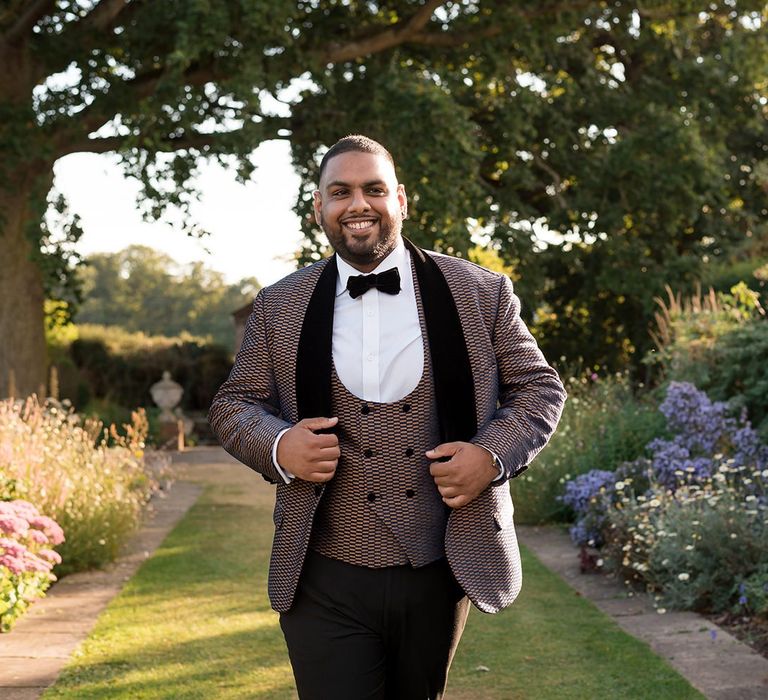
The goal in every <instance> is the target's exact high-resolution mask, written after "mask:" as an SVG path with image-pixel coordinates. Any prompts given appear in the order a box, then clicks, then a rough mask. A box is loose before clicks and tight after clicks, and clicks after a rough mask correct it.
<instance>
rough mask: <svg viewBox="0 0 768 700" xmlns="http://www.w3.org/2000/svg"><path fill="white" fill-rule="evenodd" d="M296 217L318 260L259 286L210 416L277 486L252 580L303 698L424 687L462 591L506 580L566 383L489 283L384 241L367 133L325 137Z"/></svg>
mask: <svg viewBox="0 0 768 700" xmlns="http://www.w3.org/2000/svg"><path fill="white" fill-rule="evenodd" d="M314 210H315V217H316V219H317V222H318V224H319V225H320V226H321V227H322V228H323V230H324V231H325V233H326V235H327V237H328V240H329V241H330V243H331V245H332V246H333V248H334V250H335V252H336V254H335V255H333V256H332V257H330V258H328V259H326V260H323V261H321V262H319V263H315V264H314V265H311V266H309V267H306V268H304V269H302V270H299V271H298V272H295V273H293V274H292V275H289V276H288V277H286V278H285V279H283V280H281V281H280V282H278V283H277V284H274V285H272V286H271V287H267V288H265V289H262V290H261V291H260V292H259V294H258V296H257V297H256V300H255V301H254V308H253V313H252V314H251V317H250V319H249V321H248V325H247V328H246V333H245V338H244V341H243V344H242V347H241V350H240V352H239V353H238V355H237V358H236V360H235V366H234V367H233V369H232V372H231V374H230V376H229V379H228V380H227V381H226V382H225V383H224V384H223V385H222V387H221V389H220V390H219V392H218V394H217V396H216V398H215V399H214V403H213V406H212V408H211V413H210V421H211V424H212V426H213V427H214V429H215V430H216V432H217V434H218V436H219V438H220V440H221V443H222V445H223V446H224V447H225V449H227V451H229V452H230V453H231V454H232V455H234V456H235V457H237V458H238V459H239V460H241V461H242V462H243V463H245V464H247V465H248V466H249V467H252V468H253V469H255V470H256V471H258V472H260V473H261V474H262V475H263V476H264V477H265V478H266V479H267V480H269V481H271V482H273V483H275V484H276V485H277V493H276V501H275V513H274V522H275V539H274V542H273V547H272V560H271V564H270V572H269V584H268V587H269V594H270V600H271V602H272V606H273V607H274V608H275V610H277V611H279V612H280V624H281V627H282V629H283V633H284V635H285V639H286V643H287V645H288V652H289V656H290V659H291V664H292V666H293V670H294V676H295V678H296V685H297V688H298V691H299V696H300V697H301V698H302V700H306V699H310V700H311V699H315V698H316V699H317V700H327V699H328V698H333V699H334V700H344V699H348V700H361V699H362V698H375V699H379V700H384V699H391V700H394V699H397V700H410V699H413V700H417V699H418V700H424V699H425V698H429V699H432V698H441V697H442V696H443V693H444V690H445V685H446V679H447V674H448V668H449V665H450V662H451V659H452V657H453V654H454V652H455V649H456V645H457V644H458V641H459V638H460V636H461V633H462V631H463V628H464V623H465V620H466V616H467V612H468V609H469V604H470V601H471V603H473V604H474V605H475V606H476V607H478V608H479V609H480V610H482V611H484V612H489V613H495V612H498V611H499V610H501V609H502V608H504V607H506V606H508V605H510V604H511V603H512V601H513V600H514V599H515V597H516V596H517V594H518V592H519V590H520V585H521V581H522V578H521V571H520V558H519V553H518V548H517V540H516V537H515V530H514V525H513V522H512V512H513V507H512V500H511V497H510V492H509V487H508V484H507V481H508V479H510V478H512V477H515V476H517V475H518V474H520V473H521V472H522V471H523V470H524V469H525V468H526V467H527V465H528V464H529V463H530V461H531V460H532V459H533V457H534V456H535V455H536V454H537V453H538V451H539V450H541V448H542V447H543V446H544V445H545V444H546V442H547V440H548V439H549V437H550V435H551V434H552V432H553V431H554V429H555V427H556V425H557V422H558V420H559V417H560V413H561V411H562V406H563V402H564V400H565V392H564V390H563V386H562V383H561V382H560V380H559V378H558V376H557V373H556V372H555V371H554V370H553V369H552V368H551V367H550V366H549V365H548V364H547V363H546V361H545V359H544V357H543V356H542V354H541V352H540V351H539V349H538V347H537V346H536V343H535V341H534V340H533V338H532V336H531V335H530V333H529V332H528V330H527V329H526V327H525V325H524V324H523V322H522V321H521V319H520V315H519V310H520V304H519V301H518V299H517V297H515V295H514V294H513V293H512V285H511V283H510V281H509V279H508V278H507V277H505V276H503V275H500V274H498V273H494V272H490V271H488V270H485V269H484V268H481V267H479V266H477V265H474V264H472V263H470V262H467V261H465V260H461V259H458V258H452V257H449V256H445V255H440V254H437V253H432V252H428V251H424V250H420V249H419V248H417V247H415V246H414V245H413V244H411V243H410V241H408V240H407V239H404V238H403V237H402V235H401V231H402V225H403V223H402V222H403V220H404V219H405V218H406V215H407V199H406V193H405V188H404V186H403V185H402V184H400V183H398V181H397V176H396V174H395V166H394V162H393V159H392V156H391V155H390V154H389V152H388V151H387V150H386V149H385V148H384V147H383V146H382V145H381V144H379V143H377V142H376V141H373V140H371V139H369V138H367V137H365V136H359V135H357V136H347V137H345V138H343V139H341V140H340V141H338V142H337V143H336V144H335V145H334V146H332V147H331V148H330V149H329V150H328V152H327V153H326V155H325V157H324V158H323V161H322V163H321V166H320V182H319V186H318V190H317V191H316V192H315V200H314ZM361 273H362V274H361Z"/></svg>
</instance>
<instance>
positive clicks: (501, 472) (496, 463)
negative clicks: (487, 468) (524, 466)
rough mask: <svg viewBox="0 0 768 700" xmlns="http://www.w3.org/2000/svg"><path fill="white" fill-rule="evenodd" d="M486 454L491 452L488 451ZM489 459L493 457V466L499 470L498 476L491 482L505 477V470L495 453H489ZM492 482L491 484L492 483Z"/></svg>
mask: <svg viewBox="0 0 768 700" xmlns="http://www.w3.org/2000/svg"><path fill="white" fill-rule="evenodd" d="M488 452H491V451H490V450H488ZM491 457H493V465H494V466H495V467H496V468H497V469H498V470H499V475H498V476H497V477H496V478H495V479H494V480H493V481H498V480H499V479H501V478H503V477H504V476H506V474H507V470H506V469H504V462H502V461H501V460H500V459H499V455H497V454H496V453H495V452H491ZM493 481H492V482H491V483H493Z"/></svg>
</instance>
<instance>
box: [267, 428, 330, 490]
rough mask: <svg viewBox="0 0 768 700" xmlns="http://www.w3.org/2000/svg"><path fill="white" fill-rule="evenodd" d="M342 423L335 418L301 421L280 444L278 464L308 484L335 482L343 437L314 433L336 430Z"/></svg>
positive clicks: (285, 435) (287, 433)
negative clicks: (340, 443) (340, 439)
mask: <svg viewBox="0 0 768 700" xmlns="http://www.w3.org/2000/svg"><path fill="white" fill-rule="evenodd" d="M338 422H339V419H338V418H337V417H335V416H334V417H333V418H305V419H304V420H300V421H299V422H298V423H296V425H294V426H293V427H292V428H290V429H289V430H288V431H287V432H285V433H284V434H283V436H282V437H281V438H280V441H279V442H278V443H277V463H278V464H279V465H280V467H281V468H282V469H285V470H286V471H288V472H290V473H291V474H293V476H295V477H297V478H298V479H304V481H315V482H321V483H322V482H324V481H330V480H331V479H333V475H334V474H335V473H336V466H337V465H338V463H339V456H340V455H341V451H340V450H339V438H338V437H336V436H335V435H333V434H322V435H317V434H316V433H315V432H314V431H316V430H326V429H328V428H332V427H333V426H334V425H336V423H338Z"/></svg>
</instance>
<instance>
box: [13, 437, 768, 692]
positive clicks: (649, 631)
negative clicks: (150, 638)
mask: <svg viewBox="0 0 768 700" xmlns="http://www.w3.org/2000/svg"><path fill="white" fill-rule="evenodd" d="M174 462H175V463H176V464H177V465H178V467H179V468H180V469H179V476H180V478H181V479H182V480H181V481H178V482H176V483H175V484H174V485H173V487H172V488H171V490H170V491H169V492H168V493H167V494H165V496H164V497H162V498H155V499H153V501H152V508H151V510H150V512H149V513H148V517H147V518H146V519H145V524H144V526H143V527H142V529H141V531H140V532H139V533H138V534H137V535H136V537H134V538H133V540H132V541H131V542H130V543H129V544H128V545H127V547H126V548H125V550H124V552H123V554H122V555H121V556H120V558H119V559H118V561H117V562H115V564H113V565H112V566H110V567H109V568H108V569H107V570H105V571H96V572H86V573H82V574H74V575H72V576H67V577H65V578H64V579H62V580H61V581H60V582H59V583H57V584H56V585H55V586H53V588H51V589H50V591H49V593H48V595H47V596H46V597H45V598H44V599H43V600H41V601H39V602H37V603H35V604H34V605H33V606H32V608H31V609H30V611H29V612H28V613H27V614H26V615H25V616H24V617H23V618H22V619H21V620H19V622H18V623H17V624H16V626H15V627H14V629H13V631H12V632H11V633H9V634H3V635H0V698H2V700H33V699H35V698H38V697H39V696H40V694H41V693H42V691H43V690H44V689H45V688H46V687H47V686H49V685H50V684H52V683H53V682H54V680H55V679H56V677H57V676H58V674H59V672H60V671H61V669H62V667H63V666H64V664H65V663H66V662H67V660H68V659H69V657H70V655H71V654H72V652H73V651H74V650H75V648H76V647H77V645H78V644H79V643H80V642H81V641H82V640H84V639H85V638H86V637H87V636H88V634H89V633H90V630H91V629H92V628H93V625H94V624H95V622H96V619H97V617H98V615H99V614H100V613H101V611H102V610H103V609H104V607H105V606H106V605H107V603H108V602H109V601H110V600H111V599H112V598H113V597H114V596H115V595H117V594H118V593H119V591H120V589H121V588H122V586H123V584H124V583H125V582H126V581H127V580H128V579H129V578H130V577H131V576H132V575H133V574H134V572H135V571H136V570H137V569H138V567H139V566H140V564H141V562H142V561H144V559H146V558H147V557H149V556H150V555H151V554H152V552H154V550H155V549H156V548H157V547H158V546H159V545H160V543H161V542H162V541H163V539H164V538H165V536H166V535H167V534H168V533H169V532H170V530H171V529H172V528H173V526H174V525H175V524H176V523H177V522H178V521H179V520H180V519H181V517H182V516H183V515H184V514H185V513H186V512H187V510H188V509H189V508H190V506H191V505H192V504H193V503H194V502H195V501H196V500H197V498H198V496H199V495H200V493H201V491H202V486H201V485H200V484H197V483H191V482H190V481H186V480H184V479H188V478H191V479H193V480H199V474H195V472H196V471H198V468H199V467H200V466H201V465H206V467H205V468H206V480H209V479H211V478H214V479H221V480H223V481H226V480H227V479H231V478H233V474H232V470H227V469H225V468H223V467H224V465H226V464H227V463H231V462H232V458H231V457H229V455H227V454H226V453H225V452H224V451H223V450H221V449H220V448H210V447H203V448H193V449H192V450H189V451H187V452H185V453H182V454H180V455H176V456H175V459H174ZM219 465H221V466H222V469H218V468H217V467H218V466H219ZM518 530H519V535H520V541H521V542H522V543H523V544H524V545H525V546H526V547H528V548H529V549H530V550H531V551H533V553H534V554H535V555H536V556H537V557H538V558H539V559H540V560H541V561H542V563H543V564H545V565H546V566H547V567H548V568H550V569H551V570H553V571H554V572H556V573H557V574H559V575H560V576H561V577H562V578H563V579H564V580H565V581H566V582H567V583H568V584H569V585H570V586H572V587H573V588H574V589H576V591H577V592H578V593H579V594H580V595H583V596H584V597H585V598H588V599H589V600H591V601H593V602H594V603H595V604H596V605H597V607H598V608H600V609H601V610H602V611H603V612H605V613H606V614H608V615H610V616H612V617H613V618H614V619H615V620H616V621H617V622H618V624H619V625H620V626H621V627H622V628H623V629H624V630H625V631H626V632H628V633H629V634H632V635H634V636H635V637H638V638H640V639H642V640H643V641H645V642H646V643H648V644H649V645H650V646H651V648H652V649H653V650H654V651H655V652H656V653H657V654H659V655H660V656H662V657H664V658H666V659H668V660H669V662H670V663H671V664H672V666H673V667H674V668H675V669H676V670H677V671H678V672H679V673H680V674H681V675H683V676H684V677H685V678H687V679H688V680H689V681H690V682H691V683H692V684H693V685H694V686H695V687H696V688H697V689H698V690H699V691H701V692H702V693H703V694H704V695H705V696H706V697H707V698H710V699H711V700H766V699H768V660H767V659H765V658H763V657H762V656H759V655H758V654H756V653H755V652H753V651H752V650H751V649H750V648H749V647H747V646H746V645H744V644H742V643H740V642H739V641H737V640H736V639H734V638H733V637H732V636H731V635H730V634H728V633H727V632H725V631H724V630H722V629H720V628H718V627H716V626H715V625H714V624H712V623H711V622H709V621H708V620H706V619H705V618H703V617H701V616H699V615H696V614H694V613H666V614H665V615H659V614H658V613H657V612H656V611H655V610H654V609H653V607H652V605H651V604H650V603H649V602H648V601H647V600H645V599H644V598H643V597H629V596H628V594H627V591H626V589H625V588H624V586H623V585H621V584H620V583H618V582H616V581H613V580H611V579H610V578H609V577H607V576H603V575H582V574H581V573H580V572H579V561H578V557H577V553H576V550H575V549H574V548H573V546H572V545H571V543H570V540H569V539H568V536H567V535H566V534H565V533H564V532H562V531H561V530H560V529H558V528H554V527H542V528H539V527H519V528H518ZM630 700H631V699H630Z"/></svg>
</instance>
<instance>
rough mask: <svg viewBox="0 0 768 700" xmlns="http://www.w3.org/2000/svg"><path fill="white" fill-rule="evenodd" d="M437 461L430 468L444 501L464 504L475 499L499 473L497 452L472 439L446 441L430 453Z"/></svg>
mask: <svg viewBox="0 0 768 700" xmlns="http://www.w3.org/2000/svg"><path fill="white" fill-rule="evenodd" d="M426 455H427V457H428V458H429V459H444V458H446V457H449V458H450V459H449V460H448V461H446V462H433V463H432V465H431V466H430V468H429V472H430V474H432V478H433V479H434V480H435V484H437V490H438V491H439V492H440V495H441V496H442V497H443V502H444V503H445V504H446V505H448V506H450V507H451V508H461V507H462V506H465V505H467V503H471V502H472V501H474V500H475V499H476V498H477V497H478V496H479V495H480V494H481V493H482V492H483V491H485V489H486V488H487V486H488V484H490V483H491V482H492V481H493V480H494V479H495V478H496V477H497V476H498V475H499V470H498V469H497V468H496V465H495V464H494V460H493V456H492V455H491V453H490V452H488V450H485V449H483V448H482V447H478V446H477V445H473V444H472V443H471V442H444V443H443V444H442V445H438V446H437V447H435V448H434V449H433V450H429V451H427V453H426Z"/></svg>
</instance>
